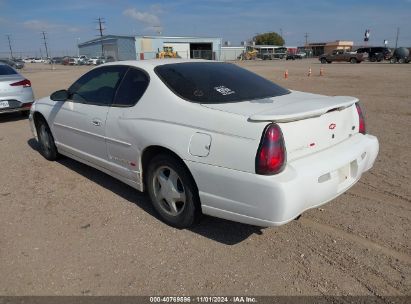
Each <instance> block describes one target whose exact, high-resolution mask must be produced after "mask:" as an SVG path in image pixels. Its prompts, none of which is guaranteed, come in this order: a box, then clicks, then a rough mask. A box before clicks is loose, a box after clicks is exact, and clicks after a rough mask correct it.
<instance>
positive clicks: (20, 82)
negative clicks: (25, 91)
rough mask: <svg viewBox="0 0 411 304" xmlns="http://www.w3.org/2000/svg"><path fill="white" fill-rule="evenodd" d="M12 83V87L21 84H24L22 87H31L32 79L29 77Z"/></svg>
mask: <svg viewBox="0 0 411 304" xmlns="http://www.w3.org/2000/svg"><path fill="white" fill-rule="evenodd" d="M10 85H11V86H12V87H20V86H22V87H25V88H28V87H31V82H30V80H28V79H23V80H21V81H18V82H14V83H10Z"/></svg>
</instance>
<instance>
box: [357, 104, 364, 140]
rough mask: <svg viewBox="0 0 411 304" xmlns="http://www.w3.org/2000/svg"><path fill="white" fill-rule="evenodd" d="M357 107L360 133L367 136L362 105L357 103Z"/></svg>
mask: <svg viewBox="0 0 411 304" xmlns="http://www.w3.org/2000/svg"><path fill="white" fill-rule="evenodd" d="M355 107H356V108H357V113H358V119H359V123H358V132H360V133H362V134H365V133H366V130H365V117H364V113H363V111H362V109H361V106H360V103H359V102H357V103H356V104H355Z"/></svg>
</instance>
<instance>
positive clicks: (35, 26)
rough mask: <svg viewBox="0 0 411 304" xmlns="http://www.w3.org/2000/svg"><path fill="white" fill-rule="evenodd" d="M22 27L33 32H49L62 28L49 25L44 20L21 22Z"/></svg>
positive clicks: (56, 25)
mask: <svg viewBox="0 0 411 304" xmlns="http://www.w3.org/2000/svg"><path fill="white" fill-rule="evenodd" d="M23 26H24V27H25V28H27V29H30V30H34V31H40V30H41V31H50V30H55V29H58V28H60V27H62V25H58V24H53V23H49V22H47V21H44V20H35V19H34V20H27V21H25V22H23Z"/></svg>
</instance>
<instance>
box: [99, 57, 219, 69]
mask: <svg viewBox="0 0 411 304" xmlns="http://www.w3.org/2000/svg"><path fill="white" fill-rule="evenodd" d="M187 62H219V61H214V60H205V59H181V58H167V59H146V60H125V61H113V62H109V63H105V64H103V65H100V67H101V66H109V65H128V66H135V67H138V68H143V69H144V68H145V69H151V70H152V69H154V68H155V67H157V66H160V65H165V64H178V63H187Z"/></svg>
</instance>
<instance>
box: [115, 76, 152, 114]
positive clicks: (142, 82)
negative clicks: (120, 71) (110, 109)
mask: <svg viewBox="0 0 411 304" xmlns="http://www.w3.org/2000/svg"><path fill="white" fill-rule="evenodd" d="M148 83H149V77H148V75H147V74H146V73H145V72H143V71H141V70H138V69H134V68H130V69H129V70H128V71H127V73H126V75H125V76H124V78H123V80H122V81H121V83H120V85H119V87H118V90H117V93H116V97H115V99H114V102H113V106H118V107H132V106H134V105H135V104H136V103H137V102H138V101H139V100H140V98H141V97H142V96H143V94H144V92H145V91H146V89H147V87H148Z"/></svg>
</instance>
